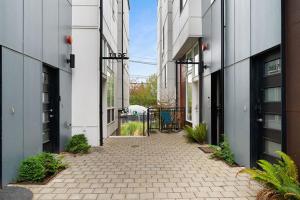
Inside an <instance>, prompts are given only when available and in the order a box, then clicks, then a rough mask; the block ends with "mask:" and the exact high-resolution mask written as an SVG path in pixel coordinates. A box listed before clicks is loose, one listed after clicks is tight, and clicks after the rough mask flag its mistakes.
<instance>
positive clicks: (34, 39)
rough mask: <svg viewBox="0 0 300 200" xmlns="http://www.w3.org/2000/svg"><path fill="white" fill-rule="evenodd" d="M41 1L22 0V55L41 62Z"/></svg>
mask: <svg viewBox="0 0 300 200" xmlns="http://www.w3.org/2000/svg"><path fill="white" fill-rule="evenodd" d="M42 6H43V4H42V1H37V0H24V53H25V54H27V55H29V56H31V57H34V58H36V59H39V60H42V55H43V54H42V53H43V51H42V42H43V38H42V31H43V27H42V23H43V17H42V9H43V7H42Z"/></svg>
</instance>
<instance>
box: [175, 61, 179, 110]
mask: <svg viewBox="0 0 300 200" xmlns="http://www.w3.org/2000/svg"><path fill="white" fill-rule="evenodd" d="M175 84H176V87H175V90H176V92H175V95H176V97H175V101H176V109H177V108H178V106H179V105H178V62H177V61H176V65H175Z"/></svg>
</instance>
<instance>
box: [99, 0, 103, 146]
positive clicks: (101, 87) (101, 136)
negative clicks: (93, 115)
mask: <svg viewBox="0 0 300 200" xmlns="http://www.w3.org/2000/svg"><path fill="white" fill-rule="evenodd" d="M99 67H100V79H99V87H100V88H99V93H100V94H99V130H100V146H103V96H102V93H103V0H100V63H99Z"/></svg>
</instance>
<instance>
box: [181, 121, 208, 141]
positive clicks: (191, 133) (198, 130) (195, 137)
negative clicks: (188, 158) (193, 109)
mask: <svg viewBox="0 0 300 200" xmlns="http://www.w3.org/2000/svg"><path fill="white" fill-rule="evenodd" d="M184 130H185V132H186V136H187V138H188V139H190V140H192V141H196V142H198V143H200V144H203V143H204V142H205V141H206V139H207V126H206V124H199V125H197V126H196V127H195V128H192V127H190V126H186V127H185V128H184Z"/></svg>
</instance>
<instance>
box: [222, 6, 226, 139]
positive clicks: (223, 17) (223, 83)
mask: <svg viewBox="0 0 300 200" xmlns="http://www.w3.org/2000/svg"><path fill="white" fill-rule="evenodd" d="M224 29H225V1H224V0H221V91H222V92H221V131H223V133H221V134H224V119H225V118H224V117H225V115H224V113H225V109H224V107H225V106H224V105H225V104H224V99H225V98H224V87H225V30H224Z"/></svg>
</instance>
